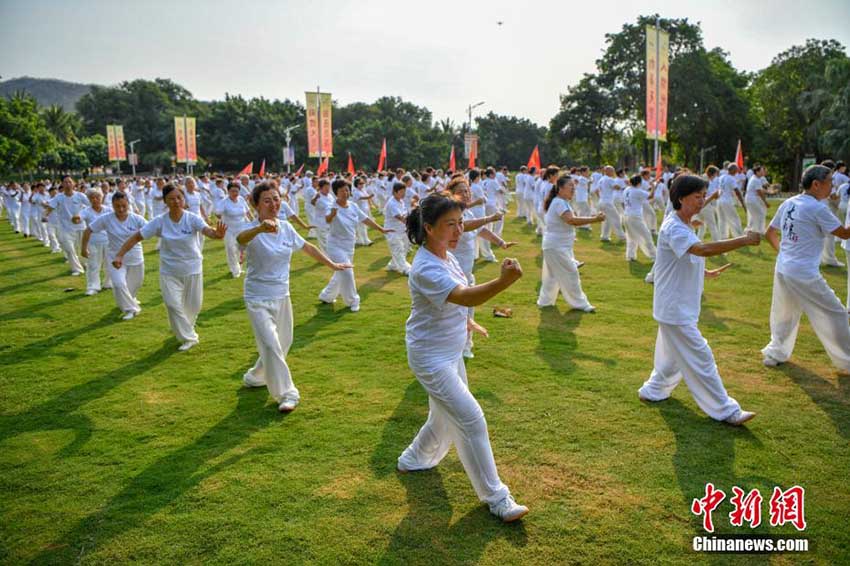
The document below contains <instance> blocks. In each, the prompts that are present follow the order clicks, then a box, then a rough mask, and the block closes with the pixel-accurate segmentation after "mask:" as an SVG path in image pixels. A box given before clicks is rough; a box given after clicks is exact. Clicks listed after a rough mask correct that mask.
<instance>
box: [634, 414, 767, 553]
mask: <svg viewBox="0 0 850 566" xmlns="http://www.w3.org/2000/svg"><path fill="white" fill-rule="evenodd" d="M648 406H649V407H650V408H652V409H656V410H657V411H658V412H659V414H660V415H661V417H662V418H663V419H664V422H665V423H666V424H667V426H668V427H669V428H670V432H672V433H673V435H674V436H675V438H676V452H675V454H674V455H673V468H674V470H675V473H676V481H677V482H678V484H679V490H680V491H681V493H682V500H683V501H682V503H683V505H682V509H681V510H677V511H676V515H677V516H680V517H681V516H687V517H688V520H689V521H690V524H691V528H692V529H693V531H694V534H696V535H705V534H707V533H706V532H705V530H704V529H703V525H702V517H701V516H697V515H694V514H693V513H691V511H690V506H691V502H692V501H693V500H694V499H699V498H701V497H703V496H705V485H706V484H707V483H709V482H711V483H713V484H714V486H715V487H716V488H718V489H722V490H723V491H724V492H726V495H727V499H726V500H725V501H724V503H723V504H722V505H721V506H720V507H718V509H717V510H716V511H715V512H714V514H713V519H714V524H715V528H716V530H717V532H718V533H728V534H733V533H737V534H742V531H741V529H740V528H737V527H731V526H730V525H729V516H728V512H727V513H724V512H723V511H728V509H726V507H727V506H729V505H730V504H729V503H728V498H729V497H731V496H732V487H733V486H738V487H740V488H742V489H744V490H745V491H747V492H748V491H750V490H751V489H756V488H757V489H758V490H759V491H760V492H761V493H762V494H765V493H771V492H772V490H773V487H774V486H776V485H779V484H778V483H776V482H775V481H773V480H771V479H769V478H765V477H763V476H756V475H750V476H747V475H739V474H738V473H737V472H736V471H735V468H736V467H735V443H736V442H740V441H745V442H749V443H754V444H755V445H756V446H757V447H758V448H761V447H762V443H761V441H760V440H759V439H758V438H757V437H756V436H755V435H754V434H753V433H752V432H750V430H749V429H748V428H747V427H746V426H742V427H735V426H732V425H728V424H725V423H721V422H717V421H715V420H713V419H711V418H709V417H708V416H706V415H704V414H697V413H696V412H694V411H693V410H691V409H690V408H689V407H687V406H685V405H684V404H683V403H682V402H681V401H679V400H677V399H673V398H670V399H667V400H665V401H660V402H658V403H650V404H648ZM765 523H767V522H766V521H765V522H763V523H762V525H761V526H760V527H759V528H758V529H756V530H754V531H753V532H760V533H766V532H769V527H768V526H767V525H765ZM765 558H769V557H767V556H765ZM721 562H722V561H721Z"/></svg>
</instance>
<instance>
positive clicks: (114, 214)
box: [82, 192, 145, 320]
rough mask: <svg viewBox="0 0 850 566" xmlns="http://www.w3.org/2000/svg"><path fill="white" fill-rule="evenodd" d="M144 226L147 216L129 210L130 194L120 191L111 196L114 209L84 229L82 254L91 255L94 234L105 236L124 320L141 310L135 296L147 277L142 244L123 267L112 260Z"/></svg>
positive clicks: (134, 250)
mask: <svg viewBox="0 0 850 566" xmlns="http://www.w3.org/2000/svg"><path fill="white" fill-rule="evenodd" d="M136 202H138V201H136ZM144 225H145V219H144V218H143V217H142V216H141V215H140V214H136V213H132V212H130V202H129V200H128V199H127V196H126V195H125V194H124V193H122V192H117V193H115V194H114V195H113V196H112V211H111V212H110V213H109V214H104V215H101V216H98V218H97V219H96V220H94V221H93V222H91V223H90V224H89V225H88V227H87V228H86V230H85V232H83V245H82V253H83V257H86V256H88V255H89V242H90V239H91V237H92V236H93V235H98V234H104V235H106V238H107V250H106V259H107V272H108V273H109V281H110V282H111V283H112V294H113V295H114V297H115V304H116V305H118V308H119V309H120V310H121V312H122V313H123V314H124V316H123V317H122V320H131V319H133V318H135V317H136V316H137V315H138V314H139V313H140V312H142V307H141V304H140V303H139V300H138V299H137V298H136V294H137V293H138V291H139V289H140V288H141V287H142V282H143V281H144V280H145V256H144V252H143V250H142V244H141V243H138V244H136V245H135V246H133V247H132V248H131V249H130V250H129V251H128V252H127V253H126V254H125V256H124V260H123V262H122V265H121V267H120V268H116V267H115V266H114V265H113V264H112V262H113V261H114V260H115V256H116V255H118V251H119V250H120V249H121V246H122V245H123V244H124V242H126V241H127V239H128V238H130V237H131V236H132V235H133V234H135V233H136V232H138V231H139V230H141V229H142V228H143V227H144Z"/></svg>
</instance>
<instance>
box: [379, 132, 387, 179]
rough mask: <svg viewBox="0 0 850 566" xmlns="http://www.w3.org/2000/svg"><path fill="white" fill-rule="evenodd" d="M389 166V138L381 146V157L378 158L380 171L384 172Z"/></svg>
mask: <svg viewBox="0 0 850 566" xmlns="http://www.w3.org/2000/svg"><path fill="white" fill-rule="evenodd" d="M386 165H387V138H384V143H383V144H382V145H381V155H380V156H379V157H378V171H383V170H384V167H386Z"/></svg>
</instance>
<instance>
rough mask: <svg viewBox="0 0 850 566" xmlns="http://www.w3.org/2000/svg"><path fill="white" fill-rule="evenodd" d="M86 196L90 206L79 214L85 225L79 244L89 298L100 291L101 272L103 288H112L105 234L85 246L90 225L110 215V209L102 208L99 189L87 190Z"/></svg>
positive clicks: (92, 237)
mask: <svg viewBox="0 0 850 566" xmlns="http://www.w3.org/2000/svg"><path fill="white" fill-rule="evenodd" d="M116 194H117V193H116ZM122 194H123V193H122ZM86 196H87V197H88V199H89V204H90V206H89V207H88V208H84V209H83V211H82V213H81V214H80V216H81V217H82V219H83V222H84V224H85V229H84V230H83V234H82V240H81V242H82V243H81V244H80V255H82V256H83V257H84V258H86V295H89V296H91V295H96V294H98V293H100V291H101V282H100V273H101V271H103V272H104V275H105V277H104V279H105V285H103V287H105V288H107V289H109V288H111V287H112V283H111V281H110V280H109V273H108V268H107V265H108V262H107V259H106V256H107V254H106V247H107V244H108V241H109V240H108V238H107V236H106V234H100V233H97V234H94V235H93V236H91V237H90V238H89V239H88V242H87V244H88V245H86V236H87V235H90V234H91V225H92V224H93V223H94V221H95V220H97V219H98V218H100V217H101V216H103V215H105V214H111V213H112V209H111V208H107V207H105V206H103V193H102V192H101V191H100V189H89V190H88V191H86Z"/></svg>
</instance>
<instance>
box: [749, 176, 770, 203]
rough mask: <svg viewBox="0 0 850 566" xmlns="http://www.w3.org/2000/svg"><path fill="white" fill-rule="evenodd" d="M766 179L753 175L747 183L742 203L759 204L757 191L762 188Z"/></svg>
mask: <svg viewBox="0 0 850 566" xmlns="http://www.w3.org/2000/svg"><path fill="white" fill-rule="evenodd" d="M766 182H767V179H765V178H764V177H759V176H758V175H755V174H753V176H752V177H750V180H749V181H747V194H746V195H745V196H744V202H761V198H759V194H758V190H759V189H761V188H762V187H764V184H765V183H766Z"/></svg>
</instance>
